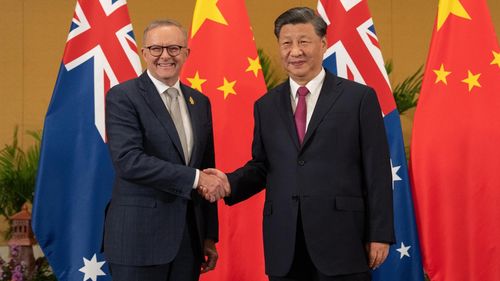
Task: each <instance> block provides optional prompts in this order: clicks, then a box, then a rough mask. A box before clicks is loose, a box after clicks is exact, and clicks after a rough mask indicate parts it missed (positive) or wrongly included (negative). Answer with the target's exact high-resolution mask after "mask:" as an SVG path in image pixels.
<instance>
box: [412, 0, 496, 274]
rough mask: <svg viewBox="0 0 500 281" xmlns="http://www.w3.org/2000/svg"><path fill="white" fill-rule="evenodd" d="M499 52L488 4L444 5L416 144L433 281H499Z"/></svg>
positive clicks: (420, 221) (419, 201) (417, 197)
mask: <svg viewBox="0 0 500 281" xmlns="http://www.w3.org/2000/svg"><path fill="white" fill-rule="evenodd" d="M499 80H500V48H499V45H498V41H497V39H496V36H495V32H494V29H493V26H492V23H491V19H490V15H489V11H488V7H487V5H486V1H485V0H440V1H439V8H438V14H437V18H436V23H435V27H434V30H433V37H432V41H431V46H430V51H429V56H428V59H427V65H426V69H425V76H424V81H423V85H422V91H421V95H420V100H419V103H418V106H417V109H416V113H415V121H414V127H413V137H412V144H411V172H412V178H413V185H412V186H413V193H414V203H415V209H416V215H417V225H418V228H419V234H420V239H421V245H422V252H423V261H424V267H425V270H426V271H427V273H428V274H429V277H430V278H431V280H433V281H441V280H453V281H461V280H464V281H465V280H467V281H474V280H477V281H486V280H488V281H492V280H500V266H499V261H500V239H499V238H500V223H499V220H500V207H498V204H499V202H500V172H499V168H500V149H499V143H500V115H499V113H498V109H499V108H500V83H499Z"/></svg>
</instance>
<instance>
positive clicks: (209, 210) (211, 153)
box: [201, 101, 219, 242]
mask: <svg viewBox="0 0 500 281" xmlns="http://www.w3.org/2000/svg"><path fill="white" fill-rule="evenodd" d="M207 112H208V116H207V120H209V122H210V134H209V136H208V141H207V146H206V149H205V151H204V156H203V161H202V167H201V168H202V169H206V168H213V167H215V149H214V134H213V125H212V110H211V105H210V101H208V110H207ZM202 204H203V210H204V214H205V216H206V222H207V223H206V228H207V229H206V233H207V237H206V238H208V239H212V240H214V241H215V242H217V241H218V240H219V220H218V216H217V202H214V203H210V202H209V201H207V200H202Z"/></svg>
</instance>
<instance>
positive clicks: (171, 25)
mask: <svg viewBox="0 0 500 281" xmlns="http://www.w3.org/2000/svg"><path fill="white" fill-rule="evenodd" d="M188 55H189V49H188V47H187V32H186V31H185V29H184V28H183V27H182V26H181V25H179V24H178V23H177V22H175V21H171V20H160V21H154V22H152V23H151V24H150V25H149V26H148V27H147V28H146V30H145V31H144V46H143V48H142V57H143V59H144V61H145V62H146V64H147V71H145V72H144V73H143V74H142V75H141V76H140V77H138V78H136V79H132V80H129V81H127V82H124V83H122V84H119V85H117V86H115V87H113V88H112V89H111V90H110V91H109V93H108V95H107V97H106V129H107V136H108V146H109V151H110V153H111V158H112V161H113V164H114V168H115V172H116V178H115V183H114V187H113V193H112V199H111V202H110V204H109V206H108V208H107V212H106V219H105V230H104V242H103V247H104V254H105V256H106V259H107V261H108V262H109V265H110V271H111V275H112V277H113V280H117V281H146V280H147V281H167V280H173V281H193V280H198V278H199V274H200V271H201V272H206V271H208V270H212V269H213V268H214V267H215V264H216V261H217V251H216V248H215V242H216V241H217V239H218V220H217V205H216V204H214V203H210V202H208V201H206V200H204V199H203V198H202V197H201V196H200V195H199V194H198V192H197V191H196V189H200V188H202V187H203V190H204V191H205V192H206V193H207V195H209V196H211V197H213V198H218V197H221V196H224V195H226V190H225V189H224V186H223V183H222V181H221V180H220V179H219V178H217V177H215V176H213V175H208V174H205V173H203V172H201V171H200V170H199V169H204V168H209V167H214V165H215V163H214V162H215V160H214V143H213V130H212V114H211V109H210V102H209V100H208V98H207V97H205V96H204V95H202V94H201V93H200V92H198V91H196V90H194V89H192V88H189V87H187V86H186V85H184V84H182V83H180V82H179V73H180V71H181V68H182V66H183V64H184V62H185V60H186V58H187V57H188ZM205 258H206V260H204V259H205Z"/></svg>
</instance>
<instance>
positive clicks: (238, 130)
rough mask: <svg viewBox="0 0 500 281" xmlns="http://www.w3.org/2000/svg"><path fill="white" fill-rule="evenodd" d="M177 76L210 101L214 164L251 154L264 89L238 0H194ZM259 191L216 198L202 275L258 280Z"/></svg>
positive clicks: (230, 165) (237, 163) (228, 166)
mask: <svg viewBox="0 0 500 281" xmlns="http://www.w3.org/2000/svg"><path fill="white" fill-rule="evenodd" d="M189 48H190V49H191V54H190V55H189V58H188V60H187V62H186V64H185V66H184V69H183V74H182V80H183V81H184V82H185V83H186V84H187V85H190V86H191V87H193V88H195V89H197V90H199V91H201V92H202V93H203V94H205V95H207V96H208V97H209V98H210V101H211V103H212V112H213V122H214V137H215V153H216V162H217V168H219V169H221V170H222V171H224V172H230V171H233V170H234V169H236V168H239V167H241V166H243V165H244V164H245V163H246V162H247V161H248V160H249V159H250V157H251V143H252V136H253V104H254V102H255V100H256V99H257V98H258V97H260V96H261V95H262V94H264V93H265V92H266V85H265V82H264V76H263V74H262V69H261V66H260V62H259V58H258V56H257V49H256V47H255V42H254V39H253V33H252V29H251V26H250V21H249V19H248V15H247V11H246V7H245V1H244V0H219V1H217V0H198V1H197V2H196V6H195V9H194V14H193V23H192V27H191V31H190V38H189ZM263 200H264V194H263V193H260V194H258V195H257V196H254V197H253V198H251V199H249V200H247V201H245V202H243V203H240V204H238V205H236V206H233V207H227V206H225V205H224V203H222V201H221V203H219V225H220V227H219V231H220V237H219V238H220V239H219V240H220V241H219V243H218V244H217V249H218V251H219V261H218V264H217V267H216V269H215V271H212V272H210V273H207V274H204V275H203V276H202V280H213V281H225V280H227V281H234V280H238V281H260V280H267V278H266V276H265V273H264V254H263V244H262V205H263Z"/></svg>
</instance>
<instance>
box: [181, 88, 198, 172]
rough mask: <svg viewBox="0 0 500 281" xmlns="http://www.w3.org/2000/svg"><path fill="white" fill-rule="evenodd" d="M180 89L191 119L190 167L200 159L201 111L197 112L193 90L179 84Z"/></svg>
mask: <svg viewBox="0 0 500 281" xmlns="http://www.w3.org/2000/svg"><path fill="white" fill-rule="evenodd" d="M180 87H181V90H182V94H183V95H184V99H185V100H186V105H187V108H188V112H189V117H190V118H191V127H192V129H193V149H192V150H191V151H192V152H191V159H190V160H189V165H190V166H196V165H195V164H196V163H197V161H199V160H200V159H199V158H200V156H201V155H200V153H199V150H200V146H201V144H200V140H201V138H200V133H201V132H202V128H201V124H202V123H203V122H202V121H203V120H202V118H203V116H201V110H199V106H197V104H196V100H195V99H194V96H193V90H192V89H191V88H189V87H186V85H184V84H182V83H180Z"/></svg>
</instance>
